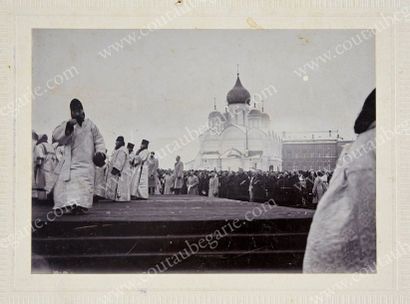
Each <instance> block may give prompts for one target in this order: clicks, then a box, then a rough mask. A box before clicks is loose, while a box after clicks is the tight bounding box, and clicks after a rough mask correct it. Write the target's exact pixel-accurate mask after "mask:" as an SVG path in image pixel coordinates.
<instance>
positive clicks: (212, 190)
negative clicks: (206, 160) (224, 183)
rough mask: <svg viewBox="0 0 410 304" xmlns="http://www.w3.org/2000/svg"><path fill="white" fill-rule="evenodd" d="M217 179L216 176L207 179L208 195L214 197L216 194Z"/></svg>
mask: <svg viewBox="0 0 410 304" xmlns="http://www.w3.org/2000/svg"><path fill="white" fill-rule="evenodd" d="M218 188H219V179H218V177H217V176H214V177H211V178H210V179H209V191H208V197H216V196H217V195H218Z"/></svg>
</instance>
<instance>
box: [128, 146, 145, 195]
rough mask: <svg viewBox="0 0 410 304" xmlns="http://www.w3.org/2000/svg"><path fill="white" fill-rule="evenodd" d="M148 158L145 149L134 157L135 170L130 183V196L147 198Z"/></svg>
mask: <svg viewBox="0 0 410 304" xmlns="http://www.w3.org/2000/svg"><path fill="white" fill-rule="evenodd" d="M148 156H149V152H148V150H147V149H145V150H142V151H141V152H140V153H139V154H138V155H135V156H134V159H133V165H134V166H135V170H134V173H133V176H132V181H131V196H135V197H137V198H143V199H147V198H148V163H147V160H148Z"/></svg>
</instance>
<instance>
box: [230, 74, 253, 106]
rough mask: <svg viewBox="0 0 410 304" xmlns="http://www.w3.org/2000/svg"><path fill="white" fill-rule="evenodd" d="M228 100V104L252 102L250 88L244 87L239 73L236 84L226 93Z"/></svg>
mask: <svg viewBox="0 0 410 304" xmlns="http://www.w3.org/2000/svg"><path fill="white" fill-rule="evenodd" d="M226 100H227V101H228V104H235V103H244V104H250V102H251V94H249V92H248V90H247V89H245V88H244V87H243V85H242V83H241V80H240V79H239V74H238V76H237V78H236V83H235V86H234V87H233V88H232V90H230V91H229V92H228V94H227V95H226Z"/></svg>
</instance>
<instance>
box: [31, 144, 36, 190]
mask: <svg viewBox="0 0 410 304" xmlns="http://www.w3.org/2000/svg"><path fill="white" fill-rule="evenodd" d="M36 144H37V141H36V140H34V139H33V140H32V141H31V152H32V162H31V165H32V166H33V167H32V170H31V197H32V198H37V189H36V154H35V149H36Z"/></svg>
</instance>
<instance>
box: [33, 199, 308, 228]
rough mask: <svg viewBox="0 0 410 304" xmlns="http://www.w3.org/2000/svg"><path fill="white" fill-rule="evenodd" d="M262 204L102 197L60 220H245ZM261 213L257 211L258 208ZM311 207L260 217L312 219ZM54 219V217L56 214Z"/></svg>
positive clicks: (37, 211)
mask: <svg viewBox="0 0 410 304" xmlns="http://www.w3.org/2000/svg"><path fill="white" fill-rule="evenodd" d="M256 207H259V208H261V203H251V202H243V201H236V200H231V199H224V198H212V199H211V198H208V197H205V196H192V195H154V196H152V197H150V198H149V199H148V200H138V201H130V202H113V201H108V200H102V201H99V202H98V203H95V204H94V206H93V208H92V209H90V210H89V212H88V214H87V215H82V216H72V215H70V216H63V217H61V218H57V219H56V220H57V221H84V220H87V221H88V220H90V221H91V220H92V221H135V222H138V221H144V222H145V221H147V219H149V220H150V221H207V220H233V219H236V218H238V219H240V220H242V219H245V214H246V213H247V212H248V211H252V210H253V209H254V208H256ZM50 210H51V206H47V205H46V204H41V203H33V212H32V218H33V221H34V220H35V219H36V218H40V219H45V217H46V214H47V212H49V211H50ZM254 212H255V214H258V213H257V211H256V210H255V211H254ZM313 213H314V211H313V210H310V209H300V208H290V207H282V206H272V209H267V211H266V212H263V213H262V214H261V215H260V216H258V217H257V218H258V219H299V218H311V217H312V216H313ZM51 218H54V216H52V217H51Z"/></svg>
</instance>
